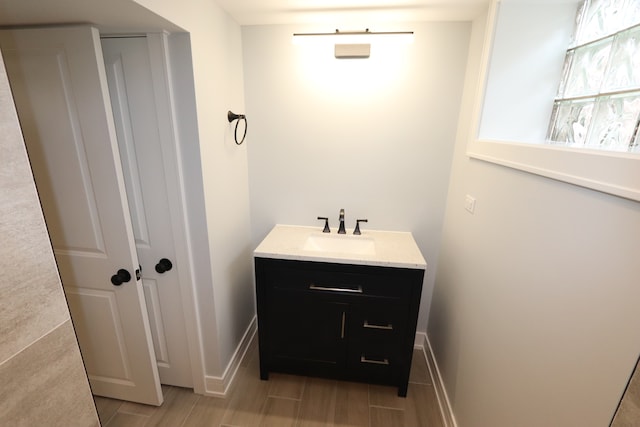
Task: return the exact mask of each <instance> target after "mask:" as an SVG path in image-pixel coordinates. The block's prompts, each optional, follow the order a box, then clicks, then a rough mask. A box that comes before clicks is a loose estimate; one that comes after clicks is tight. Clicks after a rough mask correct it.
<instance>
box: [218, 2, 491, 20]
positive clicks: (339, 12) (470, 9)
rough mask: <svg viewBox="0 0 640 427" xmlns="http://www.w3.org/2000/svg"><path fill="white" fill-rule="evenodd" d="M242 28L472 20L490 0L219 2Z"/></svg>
mask: <svg viewBox="0 0 640 427" xmlns="http://www.w3.org/2000/svg"><path fill="white" fill-rule="evenodd" d="M216 1H217V3H218V4H219V5H220V6H221V7H222V8H223V9H225V10H226V11H227V12H228V13H229V14H230V15H231V16H233V18H234V19H235V20H236V21H237V22H238V23H239V24H240V25H265V24H331V25H333V24H335V25H344V24H346V25H349V24H352V23H357V24H360V23H383V22H413V21H469V20H471V19H473V18H475V17H477V16H478V14H479V13H480V12H481V11H482V10H484V8H485V7H486V5H487V4H488V2H489V1H488V0H216Z"/></svg>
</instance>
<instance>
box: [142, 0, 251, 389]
mask: <svg viewBox="0 0 640 427" xmlns="http://www.w3.org/2000/svg"><path fill="white" fill-rule="evenodd" d="M136 2H137V3H139V4H141V5H142V6H144V7H146V8H148V9H150V10H151V11H152V12H154V13H156V14H158V15H159V16H162V17H163V18H165V19H167V20H169V21H171V22H173V23H174V24H176V25H178V26H179V27H181V28H184V29H185V31H187V32H188V33H189V39H190V41H191V57H192V60H193V62H192V65H193V85H194V90H195V101H196V113H197V138H198V141H197V142H196V141H183V143H185V142H186V144H187V146H188V147H190V149H192V148H193V146H194V144H198V148H199V158H200V162H201V164H200V165H189V164H187V165H185V166H186V170H187V171H189V169H190V167H191V168H196V169H198V168H201V171H202V179H203V186H202V191H203V192H204V207H205V212H206V224H207V228H206V229H203V230H201V233H206V234H207V239H208V246H209V251H210V266H211V277H212V280H213V283H211V282H199V283H197V286H198V296H199V301H198V309H199V312H200V321H201V327H202V336H203V341H204V344H205V353H206V354H205V365H206V366H205V370H206V374H207V375H209V376H216V377H219V376H221V375H222V373H223V371H224V369H225V368H226V367H227V365H228V363H229V361H230V360H231V357H232V355H233V352H234V351H235V349H236V347H237V346H238V344H239V342H240V340H241V338H242V335H243V334H244V332H245V331H246V329H247V327H248V326H249V323H250V321H251V319H252V318H253V316H254V315H255V311H254V304H253V301H254V297H253V294H254V292H253V281H252V263H251V244H250V222H249V192H248V171H247V153H246V145H244V146H241V147H238V146H236V145H235V143H234V142H233V137H232V130H231V127H230V125H229V123H228V122H227V120H226V113H227V110H229V109H231V110H234V111H242V110H243V109H244V103H243V100H244V93H243V86H242V73H243V71H242V54H241V35H240V27H239V25H238V24H236V23H235V21H233V20H232V19H231V18H230V17H229V15H227V14H226V12H224V11H223V10H222V9H221V8H220V7H219V6H218V5H217V4H216V3H215V2H214V1H211V0H188V1H181V2H175V1H171V0H136ZM196 190H197V189H196ZM205 262H206V260H205Z"/></svg>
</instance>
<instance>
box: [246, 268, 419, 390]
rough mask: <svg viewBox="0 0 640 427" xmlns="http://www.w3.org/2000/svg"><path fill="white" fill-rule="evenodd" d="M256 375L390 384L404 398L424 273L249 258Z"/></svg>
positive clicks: (412, 270) (263, 377)
mask: <svg viewBox="0 0 640 427" xmlns="http://www.w3.org/2000/svg"><path fill="white" fill-rule="evenodd" d="M255 273H256V295H257V305H258V334H259V345H260V377H261V378H262V379H264V380H266V379H268V377H269V372H286V373H292V374H301V375H309V376H322V377H329V378H337V379H344V380H349V381H363V382H369V383H378V384H387V385H395V386H397V387H398V395H400V396H406V394H407V385H408V381H409V370H410V368H411V357H412V354H413V345H414V339H415V333H416V323H417V319H418V309H419V305H420V294H421V292H422V280H423V277H424V270H422V269H408V268H395V267H379V266H364V265H350V264H334V263H325V262H315V261H313V262H312V261H295V260H282V259H271V258H258V257H256V258H255Z"/></svg>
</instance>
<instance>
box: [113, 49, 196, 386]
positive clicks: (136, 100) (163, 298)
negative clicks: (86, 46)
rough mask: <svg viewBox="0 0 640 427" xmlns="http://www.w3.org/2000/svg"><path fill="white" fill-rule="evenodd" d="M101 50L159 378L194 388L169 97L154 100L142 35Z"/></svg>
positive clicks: (162, 380) (171, 383)
mask: <svg viewBox="0 0 640 427" xmlns="http://www.w3.org/2000/svg"><path fill="white" fill-rule="evenodd" d="M102 51H103V55H104V61H105V67H106V71H107V81H108V83H109V92H110V94H111V104H112V107H113V114H114V119H115V125H116V131H117V135H118V144H119V146H120V154H121V159H122V168H123V170H124V179H125V185H126V189H127V196H128V200H129V207H130V209H131V219H132V222H133V232H134V236H135V242H136V248H137V253H138V259H139V260H140V265H141V266H142V283H143V286H144V292H145V297H146V302H147V309H148V311H149V320H150V322H151V333H152V337H153V344H154V347H155V353H156V358H157V363H158V372H159V374H160V382H162V384H170V385H175V386H180V387H193V378H192V373H191V362H190V358H189V346H188V342H187V334H186V327H185V318H184V312H183V310H182V306H183V304H182V300H181V293H180V283H179V274H178V272H179V270H180V268H182V266H180V265H179V264H178V263H177V262H176V256H175V246H174V237H173V230H172V223H171V217H170V212H171V209H170V203H180V201H179V200H173V201H172V200H169V196H168V195H167V194H168V191H167V186H168V185H169V183H168V181H167V179H168V178H167V177H166V176H165V169H164V165H165V164H167V163H170V162H167V161H166V159H164V158H163V156H164V155H166V154H167V153H163V150H162V146H161V143H160V140H161V136H160V132H161V131H160V126H159V124H158V115H157V110H158V107H157V105H156V103H157V102H168V101H167V100H163V99H155V94H154V88H153V76H152V71H151V67H152V64H151V62H150V56H149V46H148V44H147V38H146V37H116V38H103V39H102ZM155 66H158V67H160V66H162V64H155ZM163 259H164V260H168V261H169V262H170V264H167V263H166V261H165V262H164V267H163V263H162V262H161V260H163ZM158 264H160V266H159V268H158V267H157V266H158ZM169 265H170V266H171V268H170V269H169V270H166V268H167V267H168V266H169Z"/></svg>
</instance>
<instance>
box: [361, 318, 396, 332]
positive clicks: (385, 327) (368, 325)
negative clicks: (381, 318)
mask: <svg viewBox="0 0 640 427" xmlns="http://www.w3.org/2000/svg"><path fill="white" fill-rule="evenodd" d="M362 327H363V328H367V329H383V330H385V331H392V330H393V324H391V323H389V324H388V325H373V324H371V323H369V321H368V320H365V321H364V324H363V325H362Z"/></svg>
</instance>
